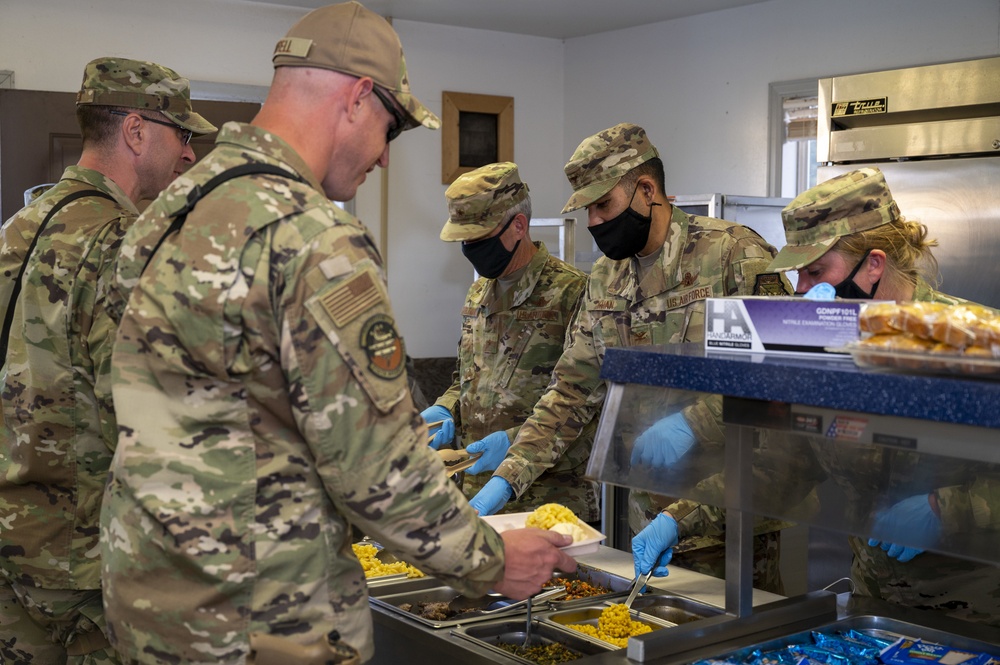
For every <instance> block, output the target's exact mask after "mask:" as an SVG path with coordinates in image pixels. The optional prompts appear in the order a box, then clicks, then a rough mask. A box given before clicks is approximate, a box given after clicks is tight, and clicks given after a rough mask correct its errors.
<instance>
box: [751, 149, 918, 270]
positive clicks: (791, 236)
mask: <svg viewBox="0 0 1000 665" xmlns="http://www.w3.org/2000/svg"><path fill="white" fill-rule="evenodd" d="M900 217H901V215H900V214H899V206H897V205H896V202H895V201H894V200H893V198H892V192H890V191H889V186H888V185H887V184H886V183H885V176H883V175H882V172H881V171H880V170H878V169H877V168H874V167H872V168H863V169H857V170H856V171H851V172H849V173H845V174H843V175H839V176H837V177H836V178H832V179H830V180H827V181H826V182H822V183H820V184H818V185H816V186H815V187H813V188H811V189H808V190H806V191H804V192H802V193H801V194H799V195H798V196H796V197H795V198H794V199H792V202H791V203H789V204H788V205H787V206H785V209H784V210H782V211H781V222H782V224H784V226H785V241H786V242H787V243H788V244H787V245H785V246H784V247H782V248H781V251H780V252H778V255H777V256H775V257H774V260H773V261H771V264H770V265H769V266H768V267H767V269H768V271H775V272H777V271H782V270H798V269H799V268H804V267H805V266H807V265H809V264H810V263H812V262H813V261H816V260H817V259H818V258H820V257H821V256H823V255H824V254H826V253H827V252H828V251H829V250H830V248H831V247H833V245H834V243H836V242H837V240H838V239H839V238H841V237H842V236H847V235H851V234H852V233H858V232H860V231H867V230H869V229H874V228H876V227H878V226H882V225H883V224H889V223H891V222H894V221H895V220H897V219H900Z"/></svg>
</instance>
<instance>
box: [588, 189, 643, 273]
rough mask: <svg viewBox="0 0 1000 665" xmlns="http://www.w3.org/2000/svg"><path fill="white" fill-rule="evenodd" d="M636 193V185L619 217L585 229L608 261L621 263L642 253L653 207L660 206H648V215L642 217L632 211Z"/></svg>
mask: <svg viewBox="0 0 1000 665" xmlns="http://www.w3.org/2000/svg"><path fill="white" fill-rule="evenodd" d="M637 191H639V185H638V184H636V186H635V189H634V190H632V198H631V199H629V200H628V206H627V207H626V208H625V210H623V211H622V213H621V214H620V215H618V216H617V217H615V218H614V219H609V220H607V221H605V222H602V223H600V224H598V225H597V226H588V227H587V230H588V231H590V235H592V236H594V241H595V242H596V243H597V246H598V247H599V248H600V250H601V251H602V252H604V255H605V256H606V257H608V258H609V259H613V260H615V261H621V260H622V259H627V258H629V257H631V256H635V255H636V254H638V253H639V252H641V251H642V248H643V247H645V246H646V242H647V241H648V240H649V227H650V226H651V225H652V222H653V206H658V205H660V204H659V203H651V204H649V215H647V216H645V217H643V216H642V215H640V214H639V213H637V212H636V211H635V210H632V199H634V198H635V193H636V192H637Z"/></svg>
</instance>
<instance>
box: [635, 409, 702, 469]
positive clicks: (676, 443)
mask: <svg viewBox="0 0 1000 665" xmlns="http://www.w3.org/2000/svg"><path fill="white" fill-rule="evenodd" d="M694 442H695V438H694V432H692V431H691V426H690V425H688V421H687V419H686V418H685V417H684V416H683V414H681V412H679V411H678V412H677V413H674V414H671V415H669V416H667V417H666V418H661V419H660V420H658V421H656V422H655V423H653V426H652V427H650V428H649V429H647V430H646V431H645V432H643V433H642V434H640V435H639V436H638V438H636V440H635V445H634V446H633V447H632V466H637V465H639V464H645V465H647V466H654V467H659V468H666V467H669V466H671V465H673V464H675V463H676V462H677V460H679V459H680V458H682V457H684V454H685V453H686V452H687V451H689V450H690V449H691V446H693V445H694Z"/></svg>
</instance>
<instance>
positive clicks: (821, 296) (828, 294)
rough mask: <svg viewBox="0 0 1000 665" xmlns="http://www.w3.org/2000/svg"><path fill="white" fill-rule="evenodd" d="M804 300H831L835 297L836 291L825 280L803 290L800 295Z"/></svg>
mask: <svg viewBox="0 0 1000 665" xmlns="http://www.w3.org/2000/svg"><path fill="white" fill-rule="evenodd" d="M802 297H803V298H805V299H806V300H833V299H834V298H836V297H837V291H836V290H835V289H834V288H833V286H831V285H830V284H828V283H826V282H820V283H819V284H816V285H814V286H813V287H812V288H811V289H809V290H808V291H806V292H805V294H803V296H802Z"/></svg>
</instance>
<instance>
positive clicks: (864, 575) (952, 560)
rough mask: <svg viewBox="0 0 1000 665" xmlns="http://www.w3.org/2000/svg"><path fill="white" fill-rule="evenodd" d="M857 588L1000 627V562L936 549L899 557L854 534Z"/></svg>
mask: <svg viewBox="0 0 1000 665" xmlns="http://www.w3.org/2000/svg"><path fill="white" fill-rule="evenodd" d="M850 542H851V551H852V552H853V554H854V558H853V562H852V564H851V579H852V580H854V583H855V585H856V587H857V589H856V593H858V594H860V595H863V596H871V597H873V598H878V599H881V600H885V601H887V602H890V603H895V604H897V605H904V606H906V607H913V608H917V609H922V610H933V611H935V612H939V613H941V614H945V615H947V616H949V617H953V618H956V619H961V620H963V621H973V622H976V623H982V624H986V625H988V626H997V627H998V628H1000V566H998V565H995V564H987V563H978V562H976V561H969V560H968V559H959V558H957V557H952V556H945V555H943V554H936V553H934V552H924V553H922V554H918V555H917V556H916V557H915V558H914V559H913V560H911V561H907V562H906V563H900V562H899V561H897V560H896V559H893V558H891V557H889V556H888V555H886V553H885V552H883V551H882V549H881V548H879V547H869V546H868V543H867V540H866V539H865V540H862V539H860V538H857V537H854V536H852V537H851V538H850Z"/></svg>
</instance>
